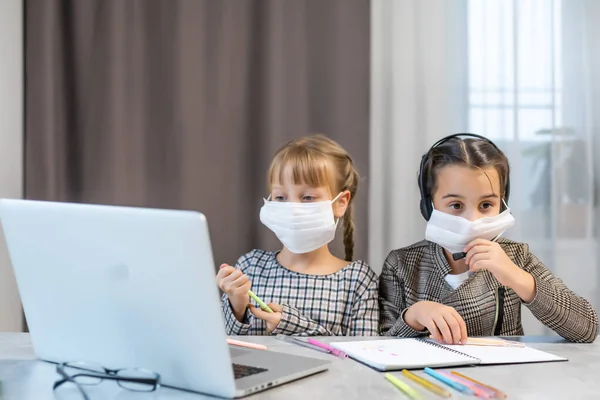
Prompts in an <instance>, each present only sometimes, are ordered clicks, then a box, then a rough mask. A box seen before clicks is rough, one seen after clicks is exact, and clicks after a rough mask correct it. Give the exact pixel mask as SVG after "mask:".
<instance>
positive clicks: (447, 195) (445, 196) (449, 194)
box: [442, 193, 465, 199]
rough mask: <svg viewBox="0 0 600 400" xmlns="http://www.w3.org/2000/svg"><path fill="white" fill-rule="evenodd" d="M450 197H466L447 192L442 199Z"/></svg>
mask: <svg viewBox="0 0 600 400" xmlns="http://www.w3.org/2000/svg"><path fill="white" fill-rule="evenodd" d="M450 197H454V198H457V199H464V198H465V196H461V195H460V194H453V193H448V194H445V195H444V196H443V197H442V199H447V198H450Z"/></svg>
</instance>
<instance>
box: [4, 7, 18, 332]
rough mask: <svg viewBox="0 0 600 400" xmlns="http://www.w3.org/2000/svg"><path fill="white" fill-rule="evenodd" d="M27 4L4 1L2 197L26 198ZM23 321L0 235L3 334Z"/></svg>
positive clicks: (10, 268)
mask: <svg viewBox="0 0 600 400" xmlns="http://www.w3.org/2000/svg"><path fill="white" fill-rule="evenodd" d="M23 67H24V65H23V0H0V197H11V198H20V197H22V196H23V137H24V135H23V128H24V126H23V75H24V74H23ZM22 327H23V318H22V313H21V303H20V301H19V295H18V292H17V288H16V285H15V279H14V275H13V272H12V267H11V264H10V261H9V258H8V254H7V251H6V245H5V243H4V236H3V235H2V232H1V231H0V332H2V331H21V330H22Z"/></svg>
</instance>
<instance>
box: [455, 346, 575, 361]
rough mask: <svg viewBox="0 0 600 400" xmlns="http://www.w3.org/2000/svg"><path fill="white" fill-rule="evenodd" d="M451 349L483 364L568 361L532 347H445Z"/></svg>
mask: <svg viewBox="0 0 600 400" xmlns="http://www.w3.org/2000/svg"><path fill="white" fill-rule="evenodd" d="M444 346H445V347H447V348H449V349H454V350H456V351H460V352H461V353H465V354H468V355H470V356H472V357H475V358H478V359H479V360H481V364H521V363H532V362H546V361H567V359H566V358H563V357H559V356H555V355H554V354H550V353H546V352H544V351H541V350H536V349H532V348H531V347H495V346H473V345H444Z"/></svg>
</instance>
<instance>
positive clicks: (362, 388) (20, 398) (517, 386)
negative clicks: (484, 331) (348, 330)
mask: <svg viewBox="0 0 600 400" xmlns="http://www.w3.org/2000/svg"><path fill="white" fill-rule="evenodd" d="M242 339H243V340H246V341H252V342H255V343H261V344H265V345H267V346H268V347H269V350H274V351H280V352H285V353H291V354H298V355H305V356H312V357H316V358H326V359H330V360H332V361H333V363H332V365H331V368H330V369H329V371H326V372H324V373H321V374H317V375H315V376H312V377H308V378H304V379H301V380H298V381H296V382H292V383H289V384H286V385H283V386H280V387H277V388H273V389H271V390H267V391H265V392H262V393H259V394H256V395H254V396H251V397H248V399H251V400H254V399H286V400H293V399H322V398H328V399H344V400H352V399H402V398H405V397H404V396H403V395H402V394H401V393H400V392H399V391H398V390H397V389H395V388H394V387H393V386H391V385H390V384H389V383H388V382H387V381H386V380H385V379H384V378H383V374H382V373H379V372H377V371H375V370H373V369H371V368H369V367H366V366H364V365H362V364H359V363H357V362H354V361H352V360H349V359H348V360H342V359H337V358H334V357H331V356H329V355H328V354H323V353H319V352H315V351H313V350H311V349H306V348H303V347H300V346H296V345H293V344H289V343H286V342H282V341H279V340H276V339H274V338H271V337H245V338H242ZM326 339H327V338H324V339H323V340H324V341H327V340H326ZM359 339H361V338H353V340H359ZM512 339H513V340H514V339H515V338H512ZM517 339H518V340H520V341H523V342H526V343H527V345H528V346H531V347H534V348H537V349H540V350H544V351H548V352H550V353H554V354H557V355H559V356H563V357H566V358H568V359H569V361H568V362H558V363H556V362H555V363H541V364H521V365H510V366H506V365H505V366H483V367H470V368H453V369H454V370H457V371H462V372H464V373H465V374H466V375H469V376H471V377H473V378H474V379H478V380H481V381H482V382H484V383H487V384H489V385H491V386H495V387H497V388H498V389H501V390H503V391H505V392H506V393H507V394H508V398H509V399H527V400H529V399H570V400H571V399H573V400H574V399H588V398H589V399H597V398H598V397H599V393H600V375H599V374H598V371H599V370H600V340H597V341H596V342H595V343H594V344H591V345H590V344H573V343H567V342H565V341H564V340H562V339H560V338H557V337H527V336H526V337H522V338H517ZM338 340H339V338H338ZM34 357H35V356H34V353H33V348H32V346H31V341H30V339H29V335H28V334H24V333H0V380H2V382H3V395H0V399H2V400H29V399H32V400H46V399H57V398H61V399H69V398H71V399H73V398H78V397H71V396H70V395H69V394H70V393H69V392H67V393H66V396H65V395H64V393H63V395H61V396H60V397H59V396H57V397H55V395H54V393H53V391H52V384H53V383H54V381H55V380H56V378H57V375H56V373H55V367H54V366H53V365H51V364H48V363H44V362H40V361H36V360H35V358H34ZM417 373H418V374H422V372H417ZM394 375H396V376H401V374H400V373H399V372H395V373H394ZM421 392H422V393H423V394H424V398H425V399H440V397H436V396H433V395H432V396H430V395H428V394H427V392H423V391H421ZM88 394H89V395H90V397H91V400H94V399H125V400H126V399H161V400H162V399H189V400H200V399H209V398H211V399H212V397H207V396H202V395H196V394H192V393H185V392H181V391H177V390H171V389H166V388H162V389H160V390H158V391H157V392H154V393H151V394H148V393H134V392H129V391H126V390H121V389H120V388H119V387H118V386H117V385H116V384H114V383H113V382H104V383H102V384H101V385H99V386H96V387H92V388H90V389H89V390H88ZM453 394H454V397H453V398H455V399H461V398H467V397H463V396H460V395H459V394H458V393H457V392H453ZM473 398H474V397H470V399H473Z"/></svg>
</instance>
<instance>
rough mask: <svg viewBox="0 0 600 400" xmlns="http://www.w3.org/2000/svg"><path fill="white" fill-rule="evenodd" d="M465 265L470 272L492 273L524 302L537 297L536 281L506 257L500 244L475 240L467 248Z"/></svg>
mask: <svg viewBox="0 0 600 400" xmlns="http://www.w3.org/2000/svg"><path fill="white" fill-rule="evenodd" d="M465 253H467V257H466V258H465V263H466V264H467V266H468V267H469V270H471V271H473V272H475V271H479V270H482V269H486V270H488V271H490V272H491V273H492V274H493V275H494V277H495V278H496V280H497V281H498V282H500V284H501V285H503V286H508V287H509V288H511V289H513V290H514V291H515V292H516V293H517V294H518V295H519V297H520V298H521V299H523V301H525V302H526V303H529V302H531V301H532V300H533V298H534V297H535V281H534V279H533V277H532V276H531V274H529V273H528V272H526V271H523V270H522V269H521V268H519V267H518V266H517V265H516V264H515V263H514V262H512V260H511V259H510V258H509V257H508V256H507V255H506V253H505V252H504V250H503V249H502V247H501V246H500V244H498V243H496V242H491V241H489V240H485V239H475V240H473V241H472V242H471V243H469V244H468V245H467V247H465Z"/></svg>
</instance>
